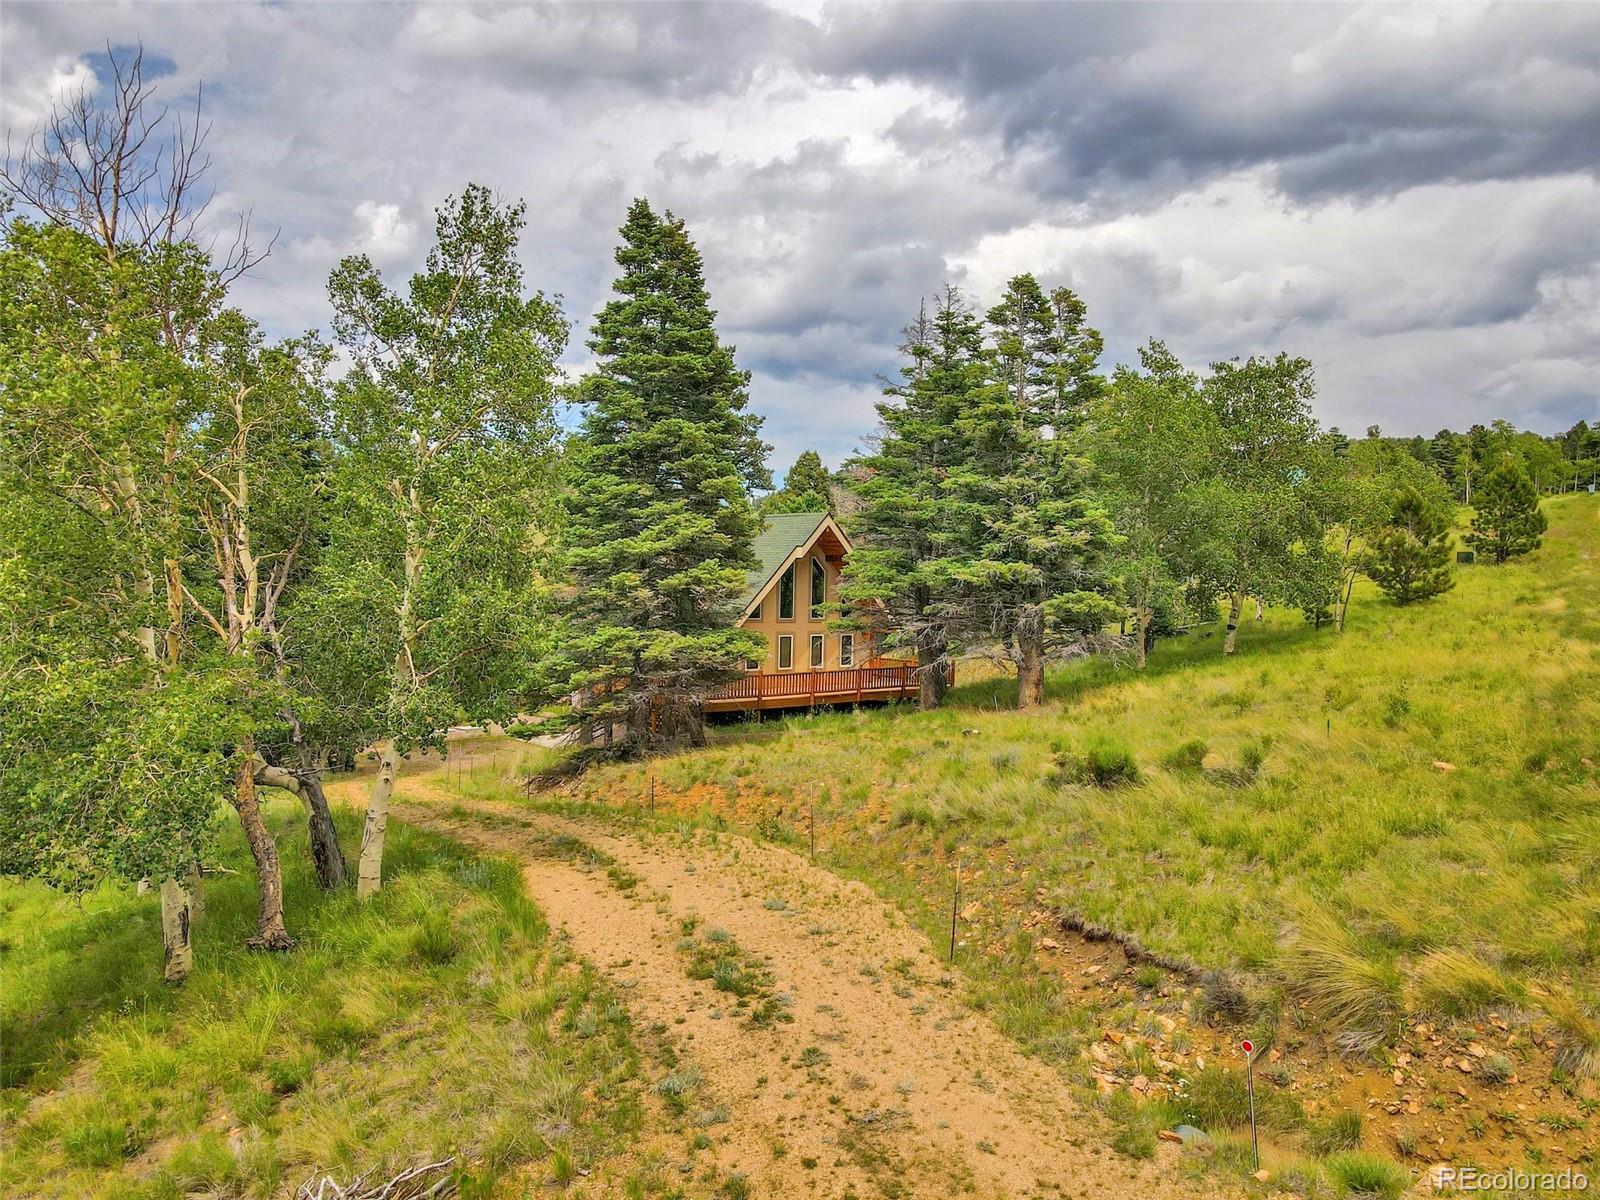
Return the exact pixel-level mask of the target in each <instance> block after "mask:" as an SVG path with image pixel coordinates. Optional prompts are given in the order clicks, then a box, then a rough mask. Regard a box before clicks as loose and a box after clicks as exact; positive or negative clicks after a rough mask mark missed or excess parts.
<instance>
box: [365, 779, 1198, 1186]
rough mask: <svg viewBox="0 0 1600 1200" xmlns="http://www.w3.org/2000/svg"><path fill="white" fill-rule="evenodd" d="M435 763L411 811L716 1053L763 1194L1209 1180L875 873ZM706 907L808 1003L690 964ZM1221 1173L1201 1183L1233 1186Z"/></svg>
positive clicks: (713, 1074) (740, 1152)
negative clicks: (615, 874) (1052, 1052)
mask: <svg viewBox="0 0 1600 1200" xmlns="http://www.w3.org/2000/svg"><path fill="white" fill-rule="evenodd" d="M427 774H428V773H427V772H426V771H419V772H415V773H407V774H405V775H403V776H402V778H401V780H400V783H399V787H398V789H397V793H396V797H395V815H396V816H397V817H398V818H400V819H402V820H405V821H407V822H410V823H412V824H416V825H419V826H421V827H424V828H428V829H431V830H434V831H436V832H439V833H442V834H446V835H448V836H450V837H452V838H455V839H457V840H459V841H461V842H464V843H466V844H469V845H472V846H474V847H476V848H479V849H482V850H486V851H490V852H493V853H497V854H504V855H511V856H514V857H515V858H517V859H518V860H519V861H520V862H521V863H522V864H523V866H524V875H525V879H526V882H527V886H528V889H529V893H530V895H531V896H532V897H533V899H534V900H535V902H536V903H538V904H539V906H540V907H541V908H542V909H543V910H544V912H545V914H546V915H547V917H548V918H549V920H550V922H551V924H552V926H553V927H559V928H564V929H565V930H566V931H567V933H568V934H569V936H570V937H571V939H572V944H573V949H574V950H575V951H576V952H577V953H578V954H580V955H582V956H583V957H585V958H587V959H589V960H590V961H591V962H593V963H594V964H595V965H596V966H597V967H598V968H599V969H600V970H602V972H603V973H604V974H605V975H606V976H607V977H608V978H609V979H610V980H611V982H612V983H613V984H614V985H616V986H617V987H618V988H619V989H620V994H621V995H622V996H623V997H624V1003H625V1004H626V1006H627V1008H628V1009H629V1011H630V1015H631V1016H632V1017H633V1019H634V1021H635V1023H636V1024H637V1025H639V1026H641V1027H653V1028H654V1029H655V1030H657V1031H658V1032H659V1031H661V1030H663V1029H664V1030H665V1031H666V1032H665V1034H664V1035H663V1036H665V1037H666V1038H668V1039H670V1040H671V1042H672V1043H673V1045H674V1048H675V1050H676V1051H677V1053H678V1054H679V1055H680V1057H681V1059H682V1060H683V1062H685V1063H690V1064H693V1065H694V1066H695V1067H697V1068H698V1069H699V1070H700V1072H701V1073H702V1075H703V1077H704V1079H705V1080H706V1083H707V1085H708V1087H709V1090H710V1092H711V1093H712V1095H713V1097H714V1099H715V1102H716V1103H717V1104H718V1105H720V1106H722V1107H724V1108H726V1109H727V1113H728V1122H727V1124H725V1125H719V1126H717V1127H716V1128H715V1129H713V1130H711V1131H710V1132H712V1133H713V1134H714V1135H715V1136H714V1139H713V1141H714V1145H713V1146H712V1148H711V1149H710V1150H709V1151H708V1153H711V1154H713V1155H714V1157H715V1160H716V1162H717V1164H718V1166H719V1167H720V1168H721V1169H722V1170H723V1171H724V1172H730V1171H741V1172H744V1173H745V1174H746V1175H747V1176H748V1177H749V1179H750V1181H751V1183H752V1185H753V1187H754V1192H753V1194H754V1195H757V1196H828V1197H849V1196H858V1197H861V1198H863V1200H865V1198H866V1197H869V1196H884V1197H911V1196H918V1197H921V1196H929V1197H933V1196H938V1197H944V1196H950V1195H957V1194H962V1193H967V1194H976V1195H979V1196H986V1197H987V1196H1013V1197H1023V1196H1047V1195H1062V1196H1073V1197H1107V1198H1111V1197H1115V1198H1118V1200H1121V1198H1123V1197H1141V1198H1142V1197H1150V1198H1152V1200H1160V1198H1165V1197H1180V1196H1192V1195H1198V1194H1201V1193H1200V1192H1199V1191H1197V1190H1195V1187H1194V1185H1191V1184H1187V1183H1185V1182H1183V1181H1181V1180H1178V1179H1176V1178H1174V1171H1173V1170H1172V1166H1173V1159H1174V1157H1175V1151H1173V1150H1172V1148H1170V1147H1167V1146H1163V1147H1162V1148H1161V1153H1160V1155H1159V1156H1158V1158H1157V1159H1156V1160H1154V1161H1151V1162H1145V1163H1134V1162H1132V1161H1129V1160H1127V1159H1124V1158H1121V1157H1120V1156H1117V1155H1115V1154H1114V1153H1112V1152H1111V1151H1110V1150H1108V1149H1106V1148H1105V1141H1106V1136H1105V1132H1104V1130H1103V1127H1102V1126H1101V1125H1100V1122H1099V1121H1098V1119H1097V1118H1096V1117H1095V1116H1094V1115H1093V1114H1091V1113H1088V1112H1086V1111H1085V1110H1084V1109H1083V1107H1082V1106H1081V1104H1079V1103H1078V1101H1077V1100H1076V1099H1075V1098H1074V1097H1073V1096H1072V1095H1071V1093H1070V1091H1069V1090H1068V1088H1067V1086H1066V1084H1065V1083H1064V1082H1063V1081H1062V1079H1061V1078H1060V1077H1059V1076H1058V1075H1057V1074H1055V1072H1053V1071H1051V1070H1050V1069H1049V1068H1047V1067H1046V1066H1044V1065H1043V1064H1041V1063H1038V1062H1037V1061H1035V1060H1032V1059H1029V1058H1027V1057H1025V1056H1024V1055H1022V1054H1021V1053H1020V1051H1018V1050H1017V1048H1016V1047H1015V1046H1014V1044H1012V1043H1011V1042H1010V1041H1008V1040H1007V1039H1006V1038H1005V1037H1004V1036H1003V1035H1001V1034H1000V1033H999V1032H998V1031H997V1030H996V1029H994V1027H993V1026H992V1024H990V1023H989V1021H988V1020H987V1018H985V1017H984V1016H982V1015H981V1014H978V1013H974V1012H972V1011H971V1010H969V1009H967V1008H965V1007H964V1006H963V1005H962V1004H961V1002H960V1000H959V997H958V994H957V991H958V986H959V984H958V981H957V980H956V979H954V978H952V977H951V976H950V975H948V974H947V973H946V970H945V968H944V966H943V964H942V963H941V962H940V961H939V959H938V957H937V955H936V953H935V952H934V950H933V949H932V947H931V946H930V945H929V943H928V941H927V939H926V938H924V937H923V936H922V935H921V934H920V933H918V932H917V931H915V930H913V929H911V928H910V927H909V926H908V925H907V923H906V922H905V920H904V919H903V918H902V917H901V916H900V914H898V913H897V912H896V911H895V910H893V909H892V908H891V907H889V906H887V905H885V904H884V902H883V901H882V900H880V899H879V898H878V897H876V896H875V895H873V893H872V892H871V891H870V890H869V889H868V888H867V887H866V886H865V885H863V884H859V883H855V882H852V881H847V880H843V879H841V878H839V877H838V876H836V875H833V874H832V873H830V872H828V871H825V870H823V869H821V868H818V867H815V866H813V865H811V864H810V863H809V862H807V861H806V860H805V859H804V858H803V857H801V856H799V855H796V854H793V853H791V852H789V851H787V850H784V849H782V848H779V847H774V846H768V845H763V844H759V843H755V842H751V841H749V840H747V839H745V838H742V837H739V836H738V835H734V834H727V833H722V834H717V835H715V836H714V837H713V835H709V834H702V835H699V836H693V837H690V836H677V835H662V834H651V833H649V832H648V831H641V832H640V833H638V834H637V835H622V834H618V833H617V832H615V831H614V830H612V829H610V828H607V827H605V826H602V825H601V824H599V823H597V822H592V821H576V820H571V819H568V818H564V817H560V816H556V815H553V814H548V813H534V812H530V811H529V810H527V809H525V808H522V807H520V806H517V805H514V804H507V803H499V802H485V801H473V800H467V799H463V798H462V797H460V796H458V795H456V794H454V793H451V792H447V791H445V790H443V789H441V788H439V787H437V786H435V785H434V783H433V781H432V780H430V779H428V778H427ZM349 798H350V799H352V800H354V799H356V797H355V796H354V795H350V797H349ZM559 835H567V836H568V837H572V838H576V839H578V840H580V841H581V842H583V843H585V844H587V845H589V846H591V847H593V848H594V849H596V850H598V851H601V852H603V853H604V854H606V855H609V856H611V857H612V858H614V859H615V860H616V862H617V863H618V864H619V865H620V866H621V867H623V868H625V869H626V870H627V871H628V872H630V873H631V874H632V875H634V876H636V877H637V878H638V880H639V886H637V887H634V888H632V889H630V890H629V891H626V892H625V891H623V890H620V889H618V888H617V887H615V886H614V885H613V883H612V882H611V881H609V880H608V879H607V877H606V874H605V873H604V872H603V871H597V870H594V869H592V868H586V867H585V866H584V865H583V864H580V863H577V862H573V861H570V860H568V859H564V858H560V857H553V856H551V854H550V852H549V843H550V839H551V838H552V837H554V836H559ZM690 915H694V916H697V917H699V918H700V919H701V920H702V921H703V922H704V926H705V927H706V928H720V929H723V930H726V931H727V932H728V933H729V934H731V935H732V937H733V938H734V940H735V942H736V943H737V945H738V946H739V948H740V950H741V951H742V952H744V953H745V955H746V956H748V957H754V958H757V959H759V960H761V961H763V962H764V963H765V964H766V965H767V967H768V968H769V969H770V970H771V971H772V972H773V974H774V975H775V978H776V990H777V991H778V992H779V993H784V994H786V995H787V997H788V998H789V999H790V1004H789V1012H790V1013H791V1014H792V1016H793V1020H792V1022H782V1023H775V1024H773V1025H770V1026H767V1027H762V1028H757V1027H753V1026H752V1025H750V1024H749V1023H748V1022H746V1021H745V1020H743V1019H742V1018H741V1015H740V1014H739V1013H737V1012H736V1011H734V1009H733V1007H732V1005H731V1003H730V998H729V997H728V996H727V995H726V994H725V993H721V992H718V991H717V990H715V988H714V987H713V986H712V984H711V982H710V981H703V980H694V979H691V978H689V976H688V974H687V960H686V957H685V955H684V954H683V953H682V952H681V951H680V950H679V948H678V942H679V939H680V937H681V936H682V935H681V928H680V922H681V920H682V919H683V918H684V917H687V916H690ZM724 1135H725V1136H724ZM775 1147H779V1148H781V1149H778V1150H775ZM1209 1182H1210V1183H1211V1185H1212V1186H1207V1187H1206V1188H1205V1190H1204V1194H1208V1195H1215V1194H1217V1188H1216V1186H1215V1184H1216V1181H1209Z"/></svg>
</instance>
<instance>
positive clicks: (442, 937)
mask: <svg viewBox="0 0 1600 1200" xmlns="http://www.w3.org/2000/svg"><path fill="white" fill-rule="evenodd" d="M411 952H412V953H413V954H415V955H416V956H417V957H418V958H419V959H421V960H422V961H423V962H425V963H429V964H431V965H433V966H436V967H439V966H443V965H444V964H445V963H447V962H449V961H450V960H451V959H453V958H454V957H455V956H456V935H455V931H454V930H453V929H451V928H450V918H449V916H448V915H446V914H444V913H435V914H434V915H432V916H430V917H428V918H427V919H426V920H425V921H423V922H422V924H421V925H419V926H418V927H417V931H416V933H415V934H414V935H412V939H411Z"/></svg>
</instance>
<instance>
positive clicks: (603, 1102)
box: [0, 804, 641, 1200]
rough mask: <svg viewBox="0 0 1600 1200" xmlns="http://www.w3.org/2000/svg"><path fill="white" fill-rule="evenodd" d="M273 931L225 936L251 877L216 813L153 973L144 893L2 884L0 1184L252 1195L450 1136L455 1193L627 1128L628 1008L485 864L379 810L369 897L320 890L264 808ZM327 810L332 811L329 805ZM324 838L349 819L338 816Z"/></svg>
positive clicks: (380, 1164)
mask: <svg viewBox="0 0 1600 1200" xmlns="http://www.w3.org/2000/svg"><path fill="white" fill-rule="evenodd" d="M268 811H269V818H270V820H271V822H272V824H273V825H274V827H275V828H276V830H277V831H278V833H279V845H280V849H281V851H282V854H283V859H284V863H285V867H286V872H285V874H286V878H285V891H286V903H287V910H288V916H289V921H290V924H291V928H292V930H293V932H294V933H295V936H296V937H297V939H298V944H297V946H296V948H295V949H294V950H293V951H292V952H290V953H288V954H284V955H262V954H253V953H250V952H247V951H245V950H244V949H242V943H243V941H244V938H245V937H246V936H247V935H248V933H249V932H250V930H251V928H252V926H253V920H254V884H253V875H252V873H251V872H250V871H249V869H248V864H249V859H248V855H247V854H246V853H245V851H244V848H243V845H242V842H241V841H240V839H239V838H238V836H237V833H236V831H235V830H234V828H233V827H232V826H231V824H230V825H229V827H228V829H227V832H226V833H225V835H224V836H223V838H222V846H221V850H220V856H221V859H222V861H223V862H224V863H225V864H226V865H228V866H230V867H232V868H234V869H237V870H238V871H239V872H240V873H239V874H238V875H232V876H221V877H216V878H212V879H208V880H207V882H206V887H205V904H206V908H205V914H204V916H203V918H202V919H201V920H200V922H199V924H197V926H196V929H195V951H196V961H195V969H194V972H193V974H192V975H191V977H190V979H189V980H188V982H187V984H186V985H185V986H183V987H182V988H169V987H166V986H164V985H163V984H162V983H161V981H160V972H161V962H160V935H159V915H158V904H157V900H156V898H155V897H153V896H142V897H141V896H135V895H134V894H133V892H132V889H129V888H113V887H110V886H107V887H104V888H102V889H100V890H99V891H97V892H95V893H93V894H92V895H90V896H88V897H86V898H85V899H84V900H83V902H82V903H81V905H80V904H79V902H78V901H76V900H73V899H70V898H65V897H62V896H59V895H56V894H53V893H51V892H49V891H48V890H47V889H45V888H43V887H40V886H38V885H35V884H29V883H19V882H16V881H12V880H0V939H3V943H0V944H3V945H4V947H5V949H4V959H3V966H4V973H5V987H4V989H3V991H0V1038H3V1041H4V1045H5V1064H6V1075H5V1080H4V1082H5V1091H4V1093H3V1107H0V1121H3V1125H4V1128H3V1140H4V1142H5V1143H6V1147H7V1154H6V1159H5V1165H4V1181H3V1184H0V1191H4V1192H5V1193H6V1194H8V1195H19V1194H25V1195H32V1196H41V1197H63V1198H66V1197H72V1198H74V1200H76V1198H79V1197H107V1198H110V1197H116V1198H118V1200H137V1198H145V1197H148V1198H150V1200H156V1198H173V1200H176V1198H177V1197H181V1196H184V1195H187V1194H204V1195H217V1196H261V1197H265V1196H271V1195H278V1194H282V1193H285V1192H287V1191H291V1190H292V1189H293V1188H294V1187H295V1186H296V1185H298V1183H299V1182H300V1181H301V1180H302V1179H303V1178H305V1177H306V1176H307V1175H309V1174H310V1173H311V1172H312V1171H313V1170H314V1169H316V1170H321V1171H327V1172H331V1173H332V1174H334V1175H335V1176H336V1177H338V1178H341V1179H348V1178H349V1176H351V1175H352V1174H354V1173H356V1172H358V1171H364V1170H369V1169H372V1170H374V1171H375V1172H377V1173H380V1174H381V1173H383V1172H387V1171H392V1170H397V1169H399V1168H400V1167H401V1166H404V1165H408V1164H411V1163H414V1162H417V1161H420V1160H422V1159H424V1158H426V1157H429V1156H441V1157H442V1156H444V1155H448V1154H455V1155H458V1156H460V1157H461V1159H462V1161H463V1166H464V1172H463V1178H462V1179H461V1183H462V1186H463V1194H467V1193H468V1192H470V1193H471V1194H478V1195H487V1194H488V1192H487V1191H485V1190H484V1185H485V1184H486V1182H487V1181H492V1180H493V1179H494V1178H495V1177H496V1176H497V1175H500V1174H502V1173H503V1172H504V1170H505V1168H507V1167H508V1166H510V1165H511V1164H515V1163H520V1162H527V1161H533V1160H538V1159H548V1158H550V1156H554V1157H555V1160H556V1161H557V1162H559V1161H560V1159H561V1158H562V1156H565V1158H566V1161H568V1162H576V1163H580V1164H581V1163H585V1162H589V1161H593V1160H594V1159H596V1158H598V1157H601V1156H603V1155H605V1154H607V1153H608V1152H610V1151H612V1150H614V1149H616V1148H618V1147H620V1146H622V1145H623V1144H624V1143H625V1142H626V1140H627V1139H628V1138H629V1137H630V1136H631V1135H632V1134H633V1132H634V1131H635V1129H636V1127H637V1126H638V1123H639V1120H640V1112H641V1109H640V1102H639V1098H638V1095H637V1091H638V1085H637V1083H636V1082H635V1079H636V1075H637V1073H638V1056H637V1054H636V1052H635V1050H634V1048H633V1044H632V1039H631V1031H630V1029H629V1026H628V1022H627V1018H626V1016H625V1014H624V1012H623V1010H622V1009H621V1007H620V1006H619V1005H617V1004H616V1003H615V1002H614V1000H613V999H612V997H610V996H609V995H608V994H607V992H606V991H605V989H604V988H603V986H602V985H601V984H600V983H599V982H598V981H597V979H596V977H595V976H594V974H593V972H592V971H591V970H590V969H589V968H588V967H586V966H584V965H583V964H581V963H578V962H575V961H572V960H571V959H570V956H569V955H568V953H567V952H566V951H565V949H564V948H563V946H562V944H561V943H560V942H559V941H557V940H555V939H553V938H552V937H551V936H550V934H549V931H548V929H547V928H546V925H545V922H544V920H543V918H542V917H541V915H540V914H539V913H538V911H537V910H536V909H534V908H533V907H532V906H531V905H530V904H529V902H528V901H527V900H526V899H525V897H524V895H523V892H522V888H521V883H520V878H519V875H518V873H517V871H516V870H515V869H514V868H513V867H512V866H511V865H509V864H505V863H501V862H498V861H494V860H490V859H485V858H480V857H476V856H473V855H471V854H469V853H467V852H465V851H463V850H461V849H459V848H458V847H456V846H454V845H452V844H451V843H448V842H445V841H443V840H440V839H437V838H433V837H429V836H426V835H424V834H421V833H419V832H417V831H415V830H413V829H410V828H408V827H406V826H404V825H400V824H391V826H390V834H389V852H388V858H387V861H386V863H385V874H386V884H385V888H384V890H383V891H382V893H380V895H379V896H378V898H377V899H376V900H374V901H373V902H371V903H369V904H366V905H361V904H358V903H357V902H356V900H355V898H354V896H353V895H351V894H349V893H341V894H337V895H331V896H330V895H326V894H324V893H322V892H320V891H318V889H317V888H316V886H315V884H314V882H313V880H312V879H311V877H310V872H309V857H308V855H307V852H306V846H305V838H304V833H303V830H302V827H301V822H300V819H299V814H298V810H297V808H296V807H294V806H291V805H289V804H273V805H270V806H269V810H268ZM341 816H343V814H341ZM343 832H344V834H345V838H346V845H353V844H354V838H355V831H354V829H353V828H351V827H346V828H345V829H344V831H343Z"/></svg>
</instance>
